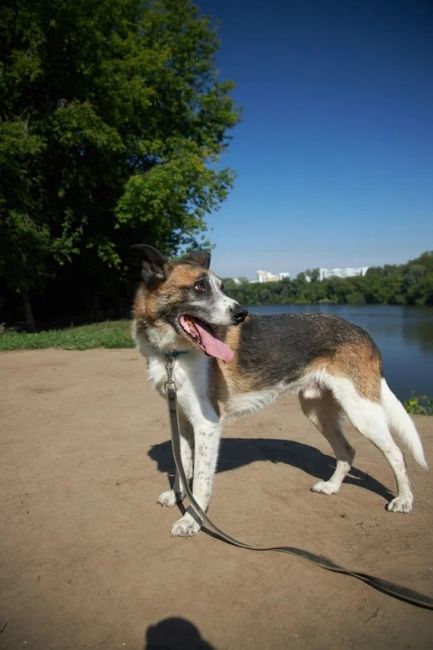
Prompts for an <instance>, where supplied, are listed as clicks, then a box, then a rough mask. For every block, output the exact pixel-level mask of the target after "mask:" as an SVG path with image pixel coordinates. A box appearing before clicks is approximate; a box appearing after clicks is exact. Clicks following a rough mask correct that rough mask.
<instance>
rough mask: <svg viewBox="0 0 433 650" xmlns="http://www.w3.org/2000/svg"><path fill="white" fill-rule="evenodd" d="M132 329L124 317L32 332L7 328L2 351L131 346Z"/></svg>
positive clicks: (0, 334)
mask: <svg viewBox="0 0 433 650" xmlns="http://www.w3.org/2000/svg"><path fill="white" fill-rule="evenodd" d="M130 329H131V327H130V322H129V321H126V320H124V321H115V322H112V321H111V322H110V321H106V322H103V323H94V324H93V325H80V326H78V327H67V328H65V329H57V330H56V329H53V330H49V331H42V332H36V333H32V334H29V333H26V332H6V331H3V332H0V350H3V351H5V350H37V349H42V348H64V349H66V350H88V349H90V348H130V347H133V343H132V338H131V331H130Z"/></svg>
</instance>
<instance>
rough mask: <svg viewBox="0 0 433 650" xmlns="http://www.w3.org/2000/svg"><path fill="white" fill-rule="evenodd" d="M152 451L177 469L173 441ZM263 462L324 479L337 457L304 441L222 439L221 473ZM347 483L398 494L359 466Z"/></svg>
mask: <svg viewBox="0 0 433 650" xmlns="http://www.w3.org/2000/svg"><path fill="white" fill-rule="evenodd" d="M148 454H149V456H150V458H151V459H152V460H153V461H155V462H156V464H157V467H158V470H159V471H160V472H163V473H165V474H172V473H173V472H174V462H173V456H172V452H171V444H170V442H169V441H168V440H167V441H166V442H162V443H160V444H157V445H153V446H152V447H151V448H150V450H149V452H148ZM259 461H270V462H272V463H285V464H286V465H291V466H292V467H297V468H298V469H301V470H302V471H303V472H306V473H307V474H310V475H311V476H314V477H316V478H318V479H320V480H322V481H327V480H328V479H329V478H330V477H331V474H332V473H333V471H334V469H335V458H332V457H331V456H328V455H327V454H323V453H322V452H321V451H319V450H318V449H315V448H314V447H311V446H310V445H305V444H304V443H301V442H295V441H293V440H280V439H275V438H223V439H222V440H221V447H220V454H219V458H218V466H217V472H227V471H229V470H232V469H237V468H238V467H242V466H243V465H249V464H250V463H255V462H259ZM345 483H351V484H352V485H357V486H359V487H362V488H364V489H365V490H370V491H371V492H375V493H376V494H379V495H380V496H382V497H384V498H385V499H387V500H389V499H391V498H392V497H393V496H394V495H393V494H392V493H391V492H390V491H389V490H388V488H386V487H385V486H384V485H383V484H382V483H380V482H379V481H377V480H376V479H375V478H373V477H372V476H370V475H369V474H366V473H365V472H362V471H361V470H359V469H356V467H352V468H351V470H350V473H349V474H348V476H347V477H346V479H345Z"/></svg>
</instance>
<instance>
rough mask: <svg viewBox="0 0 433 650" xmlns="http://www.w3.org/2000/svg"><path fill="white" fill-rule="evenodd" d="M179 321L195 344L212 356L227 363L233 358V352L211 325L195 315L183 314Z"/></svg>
mask: <svg viewBox="0 0 433 650" xmlns="http://www.w3.org/2000/svg"><path fill="white" fill-rule="evenodd" d="M179 323H180V325H181V327H182V329H183V331H184V332H185V334H187V335H188V336H189V338H190V339H191V340H192V341H193V342H194V344H195V345H196V346H197V347H198V348H200V350H202V352H204V353H205V354H207V355H208V356H210V357H216V358H217V359H221V360H222V361H225V362H226V363H229V362H230V361H231V360H232V359H233V352H232V350H230V348H229V347H228V345H226V344H225V343H224V342H223V341H221V339H219V338H218V337H217V335H216V334H215V332H214V331H213V330H212V328H211V327H210V325H208V324H207V323H204V322H203V321H201V320H199V319H198V318H194V317H193V316H188V315H186V314H185V315H182V316H180V318H179Z"/></svg>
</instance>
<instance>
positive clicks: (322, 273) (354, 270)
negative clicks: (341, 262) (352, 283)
mask: <svg viewBox="0 0 433 650" xmlns="http://www.w3.org/2000/svg"><path fill="white" fill-rule="evenodd" d="M367 271H368V266H358V267H354V266H345V267H339V266H336V267H334V268H333V269H326V268H320V269H319V280H320V281H322V280H326V279H327V278H354V277H356V276H357V275H365V274H366V273H367Z"/></svg>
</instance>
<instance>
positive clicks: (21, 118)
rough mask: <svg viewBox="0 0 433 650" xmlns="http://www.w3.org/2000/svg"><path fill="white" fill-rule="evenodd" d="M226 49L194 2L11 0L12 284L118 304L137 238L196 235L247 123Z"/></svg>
mask: <svg viewBox="0 0 433 650" xmlns="http://www.w3.org/2000/svg"><path fill="white" fill-rule="evenodd" d="M217 49H218V41H217V38H216V34H215V30H214V28H213V27H212V25H211V24H210V21H209V19H208V18H207V17H204V16H201V15H200V14H199V12H198V10H197V9H196V7H195V6H194V5H193V4H192V3H191V1H190V0H144V1H143V0H76V1H74V2H70V1H69V0H4V2H3V3H2V6H1V8H0V62H1V65H0V106H1V109H0V111H1V112H0V165H1V168H2V175H1V179H0V242H1V244H0V246H1V247H0V277H1V283H2V287H3V290H5V291H6V292H8V294H9V295H14V294H19V295H21V296H25V297H26V298H25V300H27V303H28V304H27V307H30V298H32V299H33V304H34V305H36V309H38V308H40V309H42V303H41V298H42V296H44V295H46V294H47V292H48V293H49V294H50V296H51V297H52V299H53V300H55V301H57V304H59V299H60V302H61V301H62V299H63V298H62V295H63V294H64V292H65V290H69V288H70V286H71V283H74V285H75V286H77V285H80V287H81V289H80V292H76V293H75V294H74V295H73V296H70V300H75V303H76V304H75V307H74V308H75V309H76V310H79V309H80V308H82V307H83V306H89V305H91V304H93V305H94V306H95V305H97V302H98V301H99V302H100V301H101V300H102V301H103V300H104V298H105V297H106V299H107V302H111V303H115V302H116V301H117V300H118V299H119V296H123V297H124V296H126V295H127V289H126V287H129V286H133V282H132V277H134V278H135V273H134V275H133V274H132V272H131V269H130V260H129V256H128V250H129V246H130V245H131V244H132V243H137V242H142V241H146V242H149V243H152V244H153V245H155V246H157V247H159V248H161V249H162V250H163V251H164V252H165V253H170V254H174V253H176V251H177V249H178V248H179V247H180V246H182V245H186V244H191V243H194V242H195V241H196V240H197V238H198V237H199V236H200V234H201V232H202V231H203V230H204V228H205V221H204V217H205V215H206V214H207V213H208V212H209V211H210V210H214V209H215V208H217V207H218V205H219V204H220V202H221V201H222V200H223V199H224V198H225V197H226V195H227V193H228V191H229V189H230V186H231V184H232V180H233V174H232V172H231V171H230V170H228V169H222V168H220V167H218V166H217V165H215V163H216V162H217V161H218V158H219V155H220V153H221V152H222V151H223V150H224V149H225V148H226V146H227V144H228V139H227V136H226V132H227V130H228V129H230V128H231V127H233V126H234V125H235V124H236V123H237V122H238V120H239V110H238V109H237V108H236V107H235V105H234V104H233V101H232V100H231V98H230V91H231V89H232V84H231V83H230V82H220V81H218V79H217V70H216V67H215V63H214V57H215V53H216V51H217Z"/></svg>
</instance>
